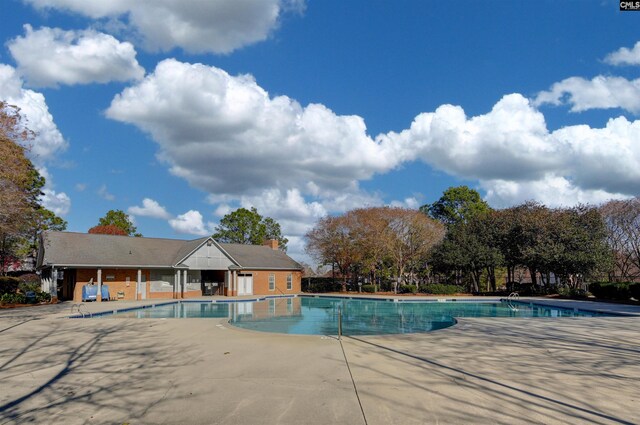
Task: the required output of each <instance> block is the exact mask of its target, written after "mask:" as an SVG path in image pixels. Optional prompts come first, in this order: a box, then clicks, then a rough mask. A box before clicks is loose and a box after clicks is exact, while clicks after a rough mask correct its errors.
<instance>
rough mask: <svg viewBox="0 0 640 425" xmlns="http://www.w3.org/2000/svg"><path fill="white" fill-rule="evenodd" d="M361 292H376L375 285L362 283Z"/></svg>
mask: <svg viewBox="0 0 640 425" xmlns="http://www.w3.org/2000/svg"><path fill="white" fill-rule="evenodd" d="M362 292H368V293H370V294H372V293H374V292H376V285H362Z"/></svg>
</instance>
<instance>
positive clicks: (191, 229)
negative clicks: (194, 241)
mask: <svg viewBox="0 0 640 425" xmlns="http://www.w3.org/2000/svg"><path fill="white" fill-rule="evenodd" d="M169 225H170V226H171V228H172V229H173V230H175V231H176V232H178V233H186V234H189V235H197V236H205V235H208V234H211V233H212V232H210V231H209V230H208V229H207V228H206V227H205V224H204V222H203V219H202V214H200V212H199V211H195V210H189V211H187V212H186V213H184V214H180V215H179V216H177V217H176V218H172V219H171V220H169Z"/></svg>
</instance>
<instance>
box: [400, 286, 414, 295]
mask: <svg viewBox="0 0 640 425" xmlns="http://www.w3.org/2000/svg"><path fill="white" fill-rule="evenodd" d="M416 292H418V287H417V286H416V285H400V286H399V287H398V293H399V294H415V293H416Z"/></svg>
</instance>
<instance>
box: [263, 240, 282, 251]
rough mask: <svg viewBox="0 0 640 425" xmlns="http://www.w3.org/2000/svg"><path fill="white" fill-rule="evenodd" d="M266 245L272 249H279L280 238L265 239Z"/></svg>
mask: <svg viewBox="0 0 640 425" xmlns="http://www.w3.org/2000/svg"><path fill="white" fill-rule="evenodd" d="M262 245H264V246H268V247H269V248H271V249H276V250H277V249H278V240H277V239H267V240H266V241H264V243H263V244H262Z"/></svg>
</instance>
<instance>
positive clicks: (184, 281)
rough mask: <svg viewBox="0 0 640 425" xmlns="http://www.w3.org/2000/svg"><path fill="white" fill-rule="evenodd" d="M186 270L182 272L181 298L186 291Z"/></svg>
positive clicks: (187, 277) (187, 276)
mask: <svg viewBox="0 0 640 425" xmlns="http://www.w3.org/2000/svg"><path fill="white" fill-rule="evenodd" d="M187 272H188V270H183V271H182V298H184V293H185V292H186V291H187V281H188V279H189V275H188V273H187Z"/></svg>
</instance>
